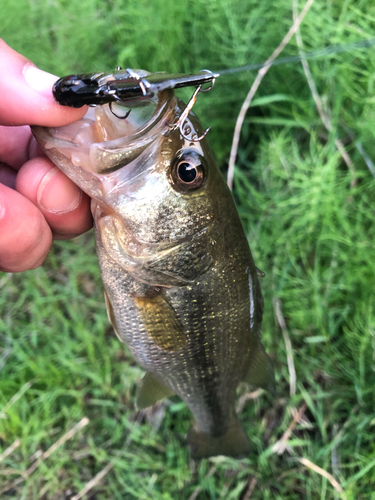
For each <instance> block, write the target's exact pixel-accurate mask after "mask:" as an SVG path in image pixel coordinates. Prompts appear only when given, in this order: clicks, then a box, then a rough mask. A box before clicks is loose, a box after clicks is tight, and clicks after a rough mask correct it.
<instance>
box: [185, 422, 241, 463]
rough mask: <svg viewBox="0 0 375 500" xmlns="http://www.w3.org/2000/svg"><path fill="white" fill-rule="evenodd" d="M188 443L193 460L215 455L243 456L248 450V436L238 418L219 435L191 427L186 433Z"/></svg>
mask: <svg viewBox="0 0 375 500" xmlns="http://www.w3.org/2000/svg"><path fill="white" fill-rule="evenodd" d="M188 445H189V448H190V454H191V458H193V459H194V460H200V459H202V458H208V457H213V456H215V455H226V456H228V457H234V458H245V457H246V456H247V455H248V454H249V452H250V441H249V438H248V437H247V436H246V434H245V431H244V429H243V427H242V424H241V423H240V422H239V421H238V420H236V421H235V422H234V425H233V426H231V427H230V428H229V430H228V431H227V432H226V433H225V434H222V435H221V436H212V435H211V434H208V433H207V432H201V431H199V430H196V429H195V428H193V429H191V430H190V432H189V434H188Z"/></svg>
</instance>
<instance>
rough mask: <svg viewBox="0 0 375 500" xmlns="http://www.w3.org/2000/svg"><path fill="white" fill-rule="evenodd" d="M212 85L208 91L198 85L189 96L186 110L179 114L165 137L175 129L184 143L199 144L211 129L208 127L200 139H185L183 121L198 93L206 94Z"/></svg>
mask: <svg viewBox="0 0 375 500" xmlns="http://www.w3.org/2000/svg"><path fill="white" fill-rule="evenodd" d="M212 86H213V84H211V87H210V88H209V89H205V90H202V85H199V86H198V87H197V88H196V89H195V91H194V94H193V95H192V96H191V98H190V101H189V102H188V103H187V105H186V108H185V109H184V111H183V113H182V114H181V116H180V118H179V119H178V120H177V121H176V123H174V124H173V125H170V127H171V130H170V131H169V132H168V133H167V134H166V135H167V136H168V135H170V134H171V133H172V132H173V131H174V130H176V129H177V128H178V129H180V134H181V136H182V138H183V139H185V141H190V142H199V141H201V140H202V139H203V138H204V137H205V136H206V135H207V132H208V131H209V130H210V128H211V127H208V129H206V130H205V131H204V132H203V134H202V135H201V136H200V137H194V136H192V137H187V136H186V135H185V132H184V124H185V121H186V119H187V117H188V115H189V113H190V111H191V110H192V109H193V106H194V104H195V103H196V101H197V98H198V95H199V93H200V92H207V91H208V90H211V89H212Z"/></svg>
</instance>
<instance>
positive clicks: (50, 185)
mask: <svg viewBox="0 0 375 500" xmlns="http://www.w3.org/2000/svg"><path fill="white" fill-rule="evenodd" d="M81 198H82V191H81V190H80V189H79V188H78V187H77V186H76V185H75V184H74V183H73V182H72V181H71V180H70V179H68V177H66V176H65V175H64V174H63V173H62V172H61V171H60V170H59V169H58V168H57V167H54V168H52V169H51V170H49V172H47V173H46V175H45V176H44V177H43V179H42V181H41V183H40V184H39V188H38V193H37V203H38V205H39V206H40V207H41V208H42V209H44V210H47V211H48V212H52V213H55V214H64V213H66V212H71V211H72V210H74V209H75V208H77V207H78V205H79V204H80V202H81Z"/></svg>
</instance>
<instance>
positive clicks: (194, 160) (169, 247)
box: [33, 89, 274, 459]
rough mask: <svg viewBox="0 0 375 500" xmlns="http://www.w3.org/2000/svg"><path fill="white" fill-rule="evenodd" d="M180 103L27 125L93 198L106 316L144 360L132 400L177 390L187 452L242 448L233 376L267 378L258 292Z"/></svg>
mask: <svg viewBox="0 0 375 500" xmlns="http://www.w3.org/2000/svg"><path fill="white" fill-rule="evenodd" d="M115 109H116V111H115V112H114V110H115ZM184 109H185V105H184V104H183V103H182V101H180V100H179V99H178V98H176V97H175V95H174V92H173V90H168V89H167V90H162V91H161V92H159V93H158V94H157V95H155V96H154V97H153V98H147V99H141V98H140V99H135V100H133V101H129V102H126V103H125V104H121V103H120V104H119V105H116V107H113V108H112V107H111V108H110V106H109V105H108V104H105V105H103V106H97V107H95V108H90V109H89V111H88V113H87V114H86V115H85V117H84V118H82V119H81V120H79V121H78V122H76V123H73V124H71V125H68V126H65V127H61V128H42V127H33V132H34V134H35V136H36V138H37V140H38V142H39V143H40V144H41V146H42V147H43V149H44V151H45V152H46V154H47V155H48V156H49V157H50V158H51V160H52V161H53V162H54V163H55V164H56V165H57V166H58V167H59V168H60V169H61V170H62V171H63V172H65V174H66V175H68V176H69V177H70V178H71V179H72V180H73V181H74V182H75V183H76V184H77V185H78V186H79V187H80V188H81V189H82V190H83V191H85V192H86V193H87V194H88V195H89V196H90V197H91V198H92V213H93V217H94V222H95V224H94V230H95V237H96V245H97V253H98V257H99V263H100V269H101V274H102V278H103V283H104V294H105V301H106V306H107V311H108V317H109V320H110V321H111V323H112V326H113V328H114V330H115V332H116V334H117V336H118V337H119V339H120V340H121V341H122V342H124V343H125V344H126V345H127V346H128V348H129V349H130V351H131V353H132V355H133V356H134V358H135V360H136V361H137V362H138V363H139V364H140V365H141V366H142V367H143V368H144V369H145V370H146V375H145V376H144V378H143V380H142V382H141V384H140V388H139V391H138V395H137V399H136V404H137V406H138V408H140V409H142V408H145V407H148V406H150V405H152V404H154V403H156V402H157V401H159V400H160V399H162V398H164V397H167V396H170V395H172V394H177V395H178V396H180V397H181V398H182V399H183V400H184V401H185V403H186V404H187V406H188V407H189V409H190V410H191V412H192V413H193V415H194V426H193V428H192V430H191V431H190V433H189V435H188V443H189V447H190V451H191V455H192V457H193V458H194V459H201V458H204V457H209V456H213V455H221V454H222V455H228V456H233V457H244V456H246V455H247V454H248V453H249V449H250V444H249V440H248V437H247V436H246V434H245V432H244V429H243V427H242V425H241V423H240V422H239V420H238V418H237V416H236V413H235V399H236V389H237V386H238V384H239V383H240V382H242V381H245V382H248V383H250V384H252V385H254V386H258V387H263V388H265V389H267V390H271V391H272V390H273V388H274V373H273V367H272V363H271V361H270V359H269V357H268V356H267V354H266V353H265V350H264V348H263V346H262V344H261V341H260V333H259V332H260V327H261V322H262V312H263V298H262V294H261V290H260V285H259V281H258V275H257V269H256V267H255V264H254V261H253V258H252V255H251V252H250V249H249V246H248V242H247V239H246V237H245V234H244V231H243V229H242V225H241V222H240V219H239V216H238V213H237V210H236V207H235V204H234V201H233V198H232V195H231V193H230V191H229V189H228V187H227V185H226V183H225V181H224V179H223V178H222V176H221V174H220V172H219V170H218V168H217V167H216V165H215V162H214V159H213V156H212V153H211V151H210V149H209V146H208V144H207V142H206V140H205V139H202V140H199V141H198V140H197V137H198V136H200V135H201V134H202V127H201V125H200V123H199V120H198V118H197V117H196V116H195V114H194V113H192V112H191V113H190V114H189V115H188V116H187V118H186V119H185V118H184V124H183V133H182V132H181V130H180V129H179V128H176V127H174V124H175V123H176V121H177V120H178V119H179V118H180V117H181V115H182V113H183V111H184ZM120 116H121V118H120ZM122 118H123V119H122Z"/></svg>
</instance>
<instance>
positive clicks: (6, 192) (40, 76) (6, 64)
mask: <svg viewBox="0 0 375 500" xmlns="http://www.w3.org/2000/svg"><path fill="white" fill-rule="evenodd" d="M57 78H58V77H56V76H53V75H51V74H49V73H45V72H44V71H41V70H39V69H37V68H36V67H35V66H34V65H33V64H32V63H31V62H30V61H29V60H27V59H26V58H25V57H23V56H22V55H21V54H18V53H17V52H15V51H14V50H13V49H11V48H10V47H9V46H8V45H7V44H6V43H5V42H4V41H3V40H1V39H0V271H7V272H19V271H25V270H27V269H34V268H36V267H38V266H40V265H41V264H42V262H43V261H44V259H45V257H46V255H47V254H48V252H49V250H50V248H51V245H52V241H53V239H66V238H72V237H74V236H77V235H79V234H81V233H84V232H85V231H88V230H89V229H90V227H91V226H92V219H91V213H90V200H89V197H88V196H87V195H86V194H85V193H83V192H82V191H81V190H80V189H79V188H78V187H77V186H76V185H75V184H74V183H73V182H72V181H71V180H70V179H68V178H67V177H66V176H65V175H64V174H63V173H62V172H61V171H60V170H59V169H58V168H57V167H56V166H55V165H54V164H53V163H52V162H51V161H50V160H49V159H48V158H47V157H46V156H45V155H44V153H43V152H42V150H41V149H40V147H39V146H38V144H37V142H36V140H35V138H34V137H33V135H32V133H31V131H30V127H29V125H41V126H49V127H55V126H56V127H57V126H62V125H66V124H68V123H71V122H74V121H76V120H78V119H79V118H81V117H82V116H83V115H84V114H85V112H86V108H81V109H73V108H68V107H65V106H60V105H59V104H57V103H56V101H55V100H54V98H53V96H52V85H53V83H54V82H55V81H56V80H57Z"/></svg>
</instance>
